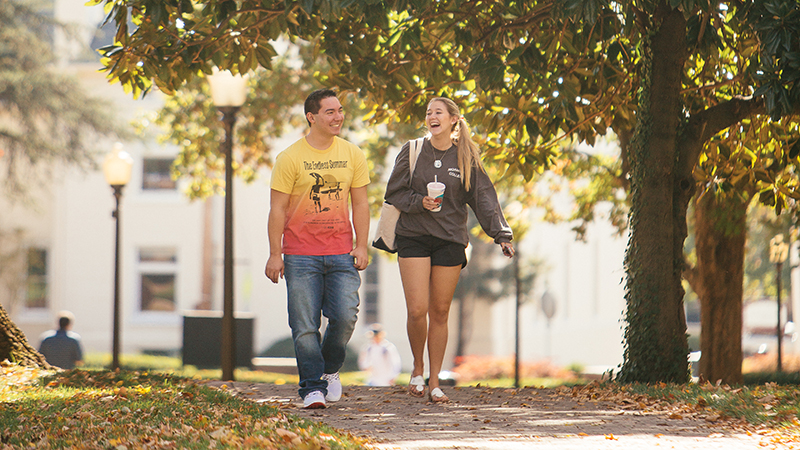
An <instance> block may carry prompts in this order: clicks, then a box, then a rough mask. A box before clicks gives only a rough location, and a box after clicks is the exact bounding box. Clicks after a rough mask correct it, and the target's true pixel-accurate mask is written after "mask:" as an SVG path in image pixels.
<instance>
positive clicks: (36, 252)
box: [25, 247, 47, 308]
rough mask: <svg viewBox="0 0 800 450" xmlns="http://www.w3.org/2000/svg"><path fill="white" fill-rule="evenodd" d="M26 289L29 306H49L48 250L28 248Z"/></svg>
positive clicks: (26, 304) (26, 299) (26, 303)
mask: <svg viewBox="0 0 800 450" xmlns="http://www.w3.org/2000/svg"><path fill="white" fill-rule="evenodd" d="M25 287H26V289H25V306H26V307H27V308H46V307H47V250H45V249H43V248H35V247H34V248H29V249H28V277H27V280H26V286H25Z"/></svg>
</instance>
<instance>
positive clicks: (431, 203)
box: [422, 195, 439, 211]
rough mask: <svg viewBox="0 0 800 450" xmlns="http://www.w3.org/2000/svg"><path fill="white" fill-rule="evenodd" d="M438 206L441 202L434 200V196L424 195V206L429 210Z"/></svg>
mask: <svg viewBox="0 0 800 450" xmlns="http://www.w3.org/2000/svg"><path fill="white" fill-rule="evenodd" d="M437 206H439V204H438V203H436V200H434V199H433V197H428V196H427V195H426V196H425V197H422V207H423V208H425V209H427V210H428V211H430V210H433V209H436V207H437Z"/></svg>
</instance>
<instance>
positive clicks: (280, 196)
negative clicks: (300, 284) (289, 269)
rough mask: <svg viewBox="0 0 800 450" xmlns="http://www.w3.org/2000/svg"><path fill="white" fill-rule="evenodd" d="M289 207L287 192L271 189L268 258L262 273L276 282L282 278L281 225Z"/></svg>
mask: <svg viewBox="0 0 800 450" xmlns="http://www.w3.org/2000/svg"><path fill="white" fill-rule="evenodd" d="M288 207H289V194H285V193H283V192H280V191H276V190H275V189H272V191H271V193H270V205H269V219H267V235H268V236H269V259H268V260H267V267H266V268H265V269H264V274H265V275H266V276H267V278H269V279H270V280H272V282H273V283H277V282H278V280H279V279H281V278H283V227H284V226H285V224H286V209H287V208H288Z"/></svg>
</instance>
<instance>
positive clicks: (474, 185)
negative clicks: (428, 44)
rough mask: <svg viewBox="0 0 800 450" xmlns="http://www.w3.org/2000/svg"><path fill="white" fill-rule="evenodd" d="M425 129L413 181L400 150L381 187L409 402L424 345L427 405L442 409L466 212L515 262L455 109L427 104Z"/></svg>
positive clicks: (418, 383)
mask: <svg viewBox="0 0 800 450" xmlns="http://www.w3.org/2000/svg"><path fill="white" fill-rule="evenodd" d="M425 125H426V126H427V127H428V131H429V136H428V137H427V138H426V139H425V141H424V143H423V144H422V149H421V151H420V154H419V156H418V157H417V162H416V166H415V168H414V174H413V176H411V175H410V174H409V162H408V153H409V145H408V144H406V145H405V146H403V149H402V150H401V151H400V154H399V155H398V156H397V161H395V166H394V170H393V172H392V176H391V177H390V178H389V183H388V185H387V186H386V202H388V203H391V204H392V205H394V206H395V207H397V208H398V209H399V210H400V218H399V219H398V221H397V228H396V233H397V238H396V241H395V242H396V244H397V254H398V258H399V265H400V277H401V279H402V280H403V291H404V293H405V297H406V308H407V311H408V318H407V322H406V329H407V331H408V340H409V342H410V344H411V353H412V354H413V356H414V369H413V371H412V373H411V381H410V382H409V386H408V392H409V394H411V395H413V396H415V397H423V396H424V395H425V380H424V378H423V371H424V368H425V364H424V361H423V354H424V352H425V345H426V343H427V346H428V358H429V363H430V374H431V377H430V381H429V382H428V388H429V389H430V391H429V394H428V395H429V398H430V400H431V401H432V402H436V403H441V402H447V401H449V399H448V398H447V396H446V395H445V394H444V392H442V390H441V388H440V387H439V378H438V374H439V372H440V371H441V370H442V361H443V360H444V353H445V348H446V347H447V333H448V331H447V318H448V315H449V313H450V303H451V302H452V300H453V293H454V292H455V289H456V284H457V283H458V276H459V274H460V273H461V269H462V268H463V267H464V266H466V265H467V257H466V253H465V249H466V247H467V244H468V243H469V234H468V230H467V205H469V206H470V207H471V208H472V210H473V211H474V212H475V216H476V217H477V218H478V221H479V222H480V224H481V227H483V230H484V231H485V232H486V234H488V235H489V236H490V237H492V238H493V239H494V241H495V242H496V243H498V244H500V245H501V246H502V248H503V253H504V254H505V255H506V256H508V257H509V258H510V257H512V256H514V247H512V245H511V239H512V234H511V228H509V226H508V223H506V220H505V217H503V211H502V210H501V209H500V204H499V202H498V200H497V193H496V192H495V190H494V186H492V182H491V180H489V177H488V176H487V175H486V171H485V170H484V169H483V166H482V165H481V162H480V152H479V150H478V146H477V145H476V144H475V143H474V142H473V141H472V138H471V137H470V131H469V126H468V125H467V122H466V121H465V120H464V118H463V117H461V114H460V112H459V109H458V106H457V105H456V104H455V103H454V102H453V101H452V100H450V99H447V98H441V97H437V98H434V99H433V100H431V101H430V103H428V110H427V113H426V115H425ZM409 177H410V178H411V179H409ZM432 181H438V182H441V183H444V185H445V190H444V197H443V198H441V199H438V201H437V199H434V198H433V197H431V196H429V195H427V194H428V188H427V185H428V183H430V182H432ZM439 207H441V209H438V208H439Z"/></svg>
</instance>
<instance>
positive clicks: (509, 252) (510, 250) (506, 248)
mask: <svg viewBox="0 0 800 450" xmlns="http://www.w3.org/2000/svg"><path fill="white" fill-rule="evenodd" d="M500 247H503V254H504V255H506V256H508V257H509V258H512V257H513V256H514V253H515V252H514V246H513V245H511V242H501V243H500Z"/></svg>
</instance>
